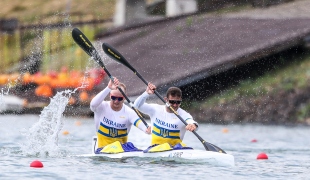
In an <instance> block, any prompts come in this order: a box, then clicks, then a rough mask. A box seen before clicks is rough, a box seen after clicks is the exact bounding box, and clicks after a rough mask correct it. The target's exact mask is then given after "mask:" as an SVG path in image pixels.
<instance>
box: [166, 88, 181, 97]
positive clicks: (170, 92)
mask: <svg viewBox="0 0 310 180" xmlns="http://www.w3.org/2000/svg"><path fill="white" fill-rule="evenodd" d="M170 95H171V96H173V97H179V98H182V91H181V89H180V88H178V87H170V88H169V89H168V90H167V92H166V97H167V98H168V97H169V96H170Z"/></svg>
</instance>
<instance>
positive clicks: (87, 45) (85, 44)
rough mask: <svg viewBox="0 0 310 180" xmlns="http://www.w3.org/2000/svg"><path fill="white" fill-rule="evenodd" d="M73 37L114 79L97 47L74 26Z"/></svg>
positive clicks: (138, 113) (120, 89) (139, 114)
mask: <svg viewBox="0 0 310 180" xmlns="http://www.w3.org/2000/svg"><path fill="white" fill-rule="evenodd" d="M72 38H73V39H74V41H75V42H76V43H77V44H78V45H79V46H80V47H81V48H82V49H83V50H84V51H85V52H86V53H87V54H88V55H89V56H90V57H92V58H93V59H94V60H95V61H96V62H97V63H98V64H99V65H100V66H101V67H102V68H103V70H104V71H105V72H106V73H107V75H108V76H109V78H110V79H111V80H112V81H113V80H114V78H113V76H112V75H111V73H110V72H109V71H108V69H107V68H106V67H105V66H104V63H103V62H102V60H101V58H100V55H99V53H98V52H97V51H96V49H95V47H94V46H93V45H92V43H91V42H90V41H89V40H88V38H87V37H86V36H85V35H84V34H83V33H82V32H81V31H80V30H79V29H78V28H74V29H73V30H72ZM117 88H118V90H119V91H120V92H121V93H122V95H123V96H124V97H125V99H126V100H127V102H128V103H129V105H130V106H131V108H132V109H133V110H134V111H135V112H136V114H137V115H138V116H139V117H140V119H141V120H142V122H143V124H144V125H145V126H146V127H147V128H148V127H149V125H148V124H147V123H146V122H145V120H144V118H143V116H142V115H141V113H140V112H139V111H138V110H137V109H136V108H135V107H134V106H133V105H132V103H131V101H130V100H129V98H128V97H127V96H126V94H125V93H124V91H123V90H122V88H120V87H119V86H117Z"/></svg>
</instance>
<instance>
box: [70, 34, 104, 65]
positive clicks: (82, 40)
mask: <svg viewBox="0 0 310 180" xmlns="http://www.w3.org/2000/svg"><path fill="white" fill-rule="evenodd" d="M72 38H73V40H74V41H75V42H76V43H77V44H78V45H79V46H80V47H81V48H82V49H83V50H84V51H85V52H86V53H87V54H88V55H89V56H90V57H93V58H94V60H95V61H96V62H97V63H98V64H99V65H100V66H101V67H102V68H104V67H105V66H104V64H103V62H102V60H101V58H100V56H99V54H98V52H97V51H96V49H95V47H94V46H93V44H92V43H91V42H90V41H89V39H88V38H87V37H86V36H85V35H84V34H83V33H82V32H81V31H80V30H79V29H78V28H74V29H73V30H72Z"/></svg>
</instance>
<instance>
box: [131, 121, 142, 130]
mask: <svg viewBox="0 0 310 180" xmlns="http://www.w3.org/2000/svg"><path fill="white" fill-rule="evenodd" d="M141 122H142V120H141V119H137V120H136V121H135V122H134V123H133V125H134V126H136V127H137V128H138V127H139V124H140V123H141Z"/></svg>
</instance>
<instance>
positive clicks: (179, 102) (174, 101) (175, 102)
mask: <svg viewBox="0 0 310 180" xmlns="http://www.w3.org/2000/svg"><path fill="white" fill-rule="evenodd" d="M181 102H182V101H178V100H169V103H170V104H181Z"/></svg>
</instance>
